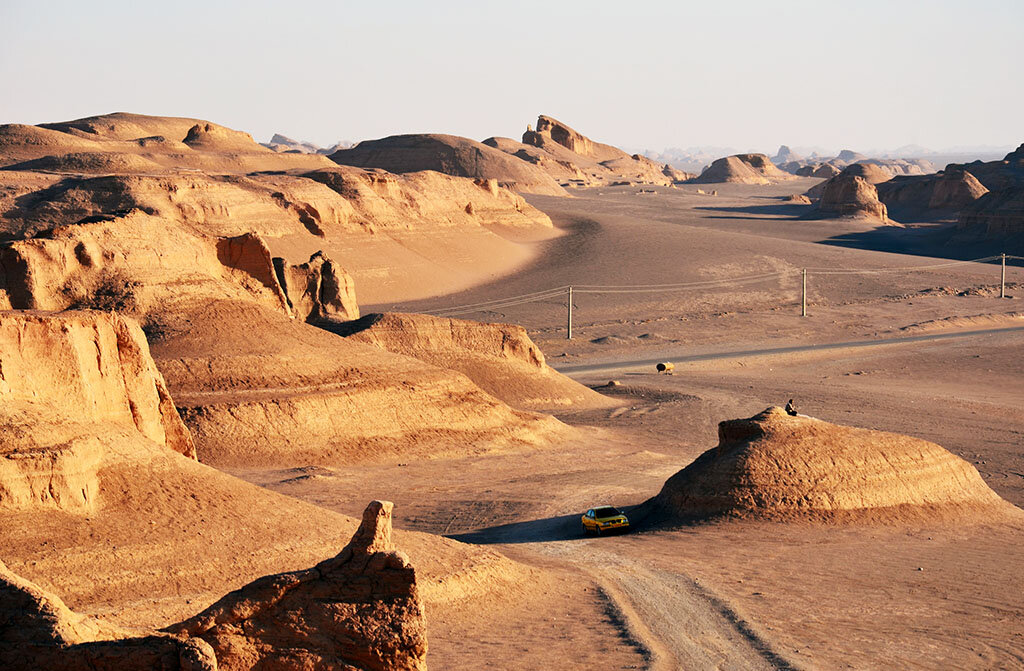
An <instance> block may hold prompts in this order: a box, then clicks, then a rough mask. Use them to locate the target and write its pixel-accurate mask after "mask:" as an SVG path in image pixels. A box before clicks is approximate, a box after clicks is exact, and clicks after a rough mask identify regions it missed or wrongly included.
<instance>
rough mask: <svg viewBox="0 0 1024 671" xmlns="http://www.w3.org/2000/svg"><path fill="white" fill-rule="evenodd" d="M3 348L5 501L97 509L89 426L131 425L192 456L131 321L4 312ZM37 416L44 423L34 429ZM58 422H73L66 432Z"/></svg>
mask: <svg viewBox="0 0 1024 671" xmlns="http://www.w3.org/2000/svg"><path fill="white" fill-rule="evenodd" d="M0 344H2V348H0V371H2V372H0V400H2V404H0V421H2V422H4V423H5V428H4V435H3V437H2V438H0V474H2V475H0V507H16V508H17V507H31V506H33V505H46V506H50V507H54V508H59V509H65V510H86V509H88V508H90V507H91V506H92V505H94V499H93V497H94V495H95V492H96V480H95V478H96V469H97V468H98V467H99V461H100V458H101V455H102V446H101V444H102V441H98V440H97V438H96V436H98V435H102V432H97V434H95V435H90V434H89V432H88V430H87V427H89V426H90V425H96V426H107V427H119V428H122V429H125V430H128V431H130V432H131V431H134V432H136V433H137V434H138V435H139V436H140V437H143V438H146V439H148V440H150V441H152V442H154V443H156V444H158V445H162V446H165V447H168V448H170V449H171V450H174V451H175V452H178V453H180V454H183V455H185V456H188V457H192V458H195V454H196V453H195V446H194V445H193V443H192V439H191V437H190V435H189V433H188V431H187V430H186V429H185V427H184V425H183V424H182V422H181V419H180V418H179V416H178V413H177V412H176V411H175V409H174V402H173V401H172V400H171V396H170V394H169V393H168V390H167V387H166V385H165V384H164V379H163V377H162V376H161V375H160V373H159V372H158V371H157V369H156V366H155V365H154V363H153V360H152V358H151V357H150V352H149V345H148V344H147V342H146V337H145V335H144V334H143V332H142V329H141V328H139V326H138V325H137V324H136V323H134V322H133V321H131V320H130V319H127V318H125V317H122V316H119V315H116V314H102V313H96V312H62V313H57V314H53V313H33V312H0ZM55 417H64V418H65V419H64V420H60V421H59V422H57V421H56V420H55V419H54V418H55ZM32 418H40V420H41V421H43V420H42V418H46V419H45V421H43V423H42V424H41V425H40V426H39V427H36V428H35V429H32V427H31V424H32ZM55 422H56V423H57V424H64V423H65V422H67V423H68V429H67V431H65V429H62V428H61V427H60V426H55V425H54V424H55ZM67 434H70V435H73V436H77V437H76V438H70V437H68V435H67Z"/></svg>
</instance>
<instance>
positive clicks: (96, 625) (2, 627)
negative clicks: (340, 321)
mask: <svg viewBox="0 0 1024 671" xmlns="http://www.w3.org/2000/svg"><path fill="white" fill-rule="evenodd" d="M0 668H4V669H11V670H12V671H13V670H14V669H47V671H150V670H151V669H164V670H166V671H217V659H216V657H215V656H214V652H213V649H212V648H211V647H210V645H209V644H208V643H206V642H205V641H203V640H202V639H199V638H188V637H185V636H175V635H171V634H161V633H157V632H146V633H138V632H133V631H130V630H126V629H122V628H120V627H116V626H112V625H110V624H107V623H105V622H103V621H101V620H97V619H94V618H89V617H85V616H82V615H79V614H77V613H74V612H72V611H71V610H70V609H69V608H68V607H67V606H65V605H64V602H63V601H61V599H60V598H59V597H57V596H55V595H53V594H51V593H49V592H47V591H46V590H44V589H42V588H40V587H39V586H38V585H36V584H34V583H32V582H30V581H28V580H25V579H24V578H21V577H20V576H17V575H15V574H14V573H12V572H11V571H10V570H9V569H8V568H7V567H6V566H5V565H4V564H3V563H2V562H0ZM221 668H223V667H221Z"/></svg>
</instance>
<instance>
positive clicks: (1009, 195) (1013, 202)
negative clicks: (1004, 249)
mask: <svg viewBox="0 0 1024 671" xmlns="http://www.w3.org/2000/svg"><path fill="white" fill-rule="evenodd" d="M957 229H958V230H959V231H961V232H964V233H967V234H969V235H971V236H974V237H979V238H988V239H992V240H1005V239H1007V238H1009V237H1010V236H1016V237H1017V244H1018V245H1020V236H1021V235H1022V234H1024V186H1021V187H1016V188H1013V187H1011V188H1007V189H1001V190H999V191H993V192H990V193H986V194H985V195H983V196H981V197H980V198H978V199H977V200H975V201H974V202H972V203H970V204H968V205H966V206H964V208H963V209H962V210H961V211H960V216H959V220H958V222H957Z"/></svg>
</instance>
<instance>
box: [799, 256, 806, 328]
mask: <svg viewBox="0 0 1024 671" xmlns="http://www.w3.org/2000/svg"><path fill="white" fill-rule="evenodd" d="M800 316H801V317H806V316H807V269H806V268H804V270H803V289H802V290H801V292H800Z"/></svg>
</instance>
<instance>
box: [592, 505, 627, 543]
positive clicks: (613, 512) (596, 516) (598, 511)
mask: <svg viewBox="0 0 1024 671" xmlns="http://www.w3.org/2000/svg"><path fill="white" fill-rule="evenodd" d="M580 521H581V522H582V523H583V534H584V535H586V534H596V535H598V536H600V535H601V534H603V533H605V532H607V531H625V530H626V529H628V528H629V518H628V517H626V515H625V513H623V512H622V511H621V510H619V509H618V508H616V507H615V506H597V507H595V508H591V509H590V510H588V511H587V512H586V513H584V514H583V517H582V518H580Z"/></svg>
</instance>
